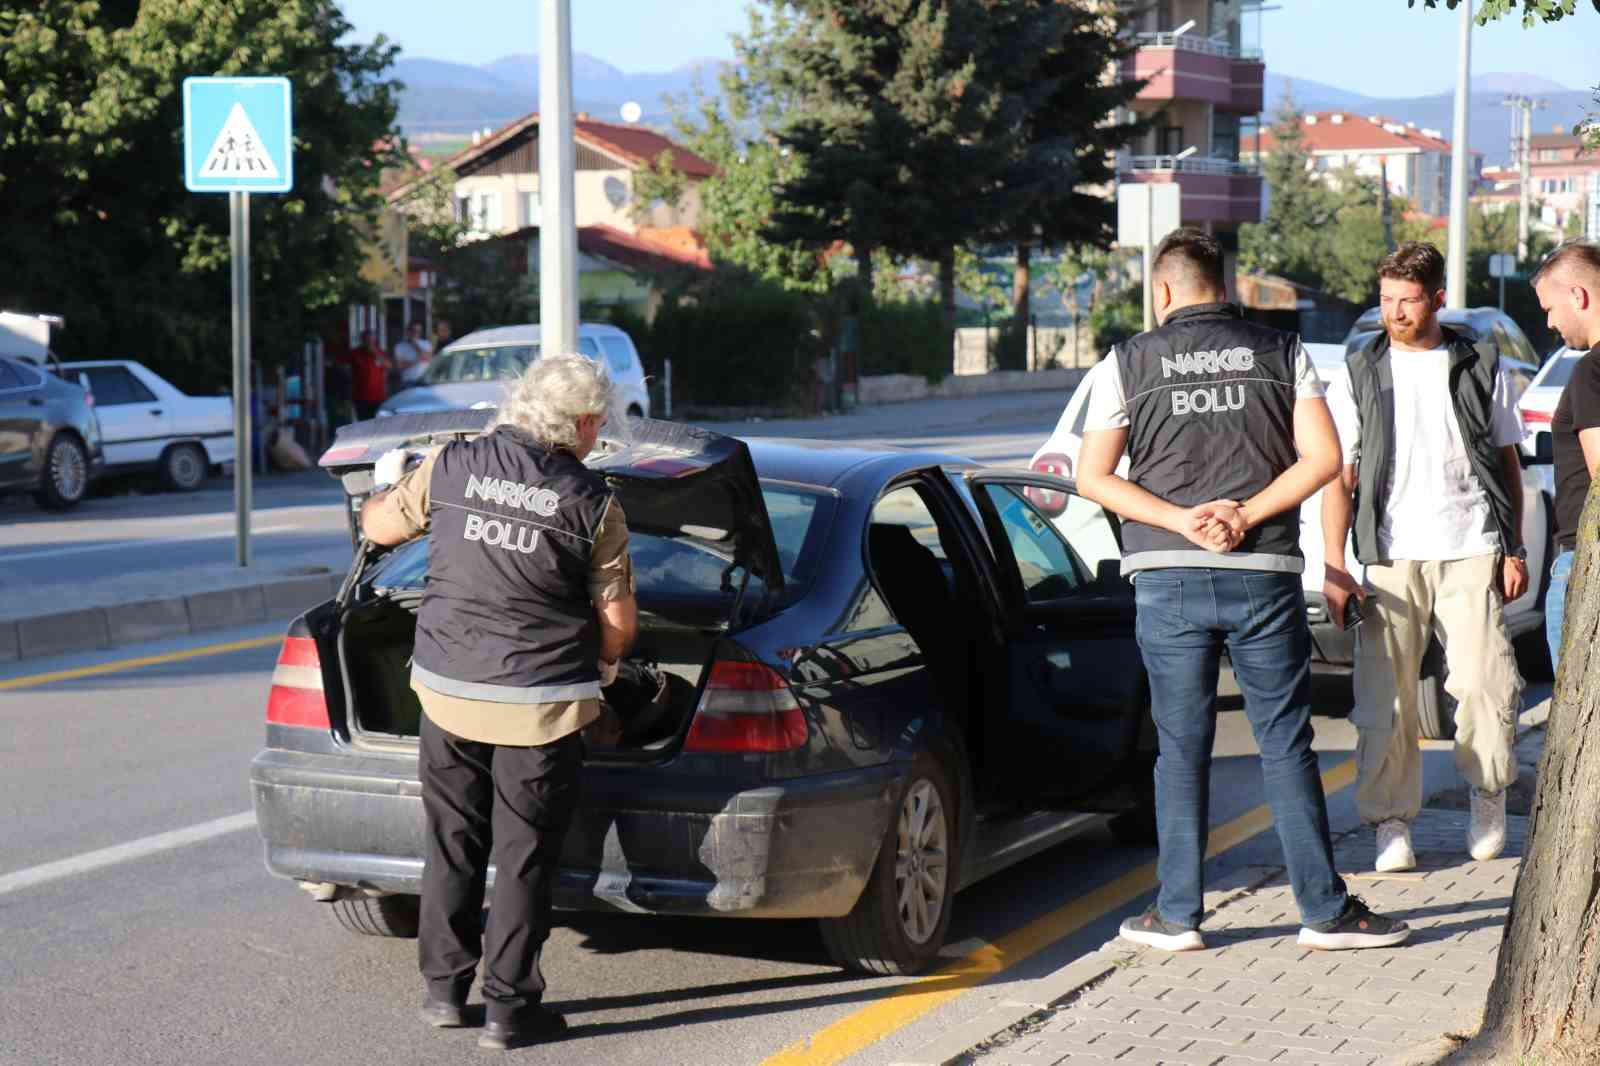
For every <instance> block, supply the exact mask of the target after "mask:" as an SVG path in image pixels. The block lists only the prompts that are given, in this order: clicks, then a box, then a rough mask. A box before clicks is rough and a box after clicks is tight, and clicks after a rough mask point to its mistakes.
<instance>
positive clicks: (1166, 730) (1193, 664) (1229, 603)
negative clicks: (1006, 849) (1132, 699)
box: [1133, 569, 1347, 928]
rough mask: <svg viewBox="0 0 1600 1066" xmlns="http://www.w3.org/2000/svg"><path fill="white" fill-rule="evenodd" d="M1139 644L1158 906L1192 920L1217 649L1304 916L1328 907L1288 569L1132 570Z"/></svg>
mask: <svg viewBox="0 0 1600 1066" xmlns="http://www.w3.org/2000/svg"><path fill="white" fill-rule="evenodd" d="M1133 587H1134V590H1135V598H1136V601H1137V603H1138V608H1139V620H1138V633H1139V650H1140V652H1141V653H1142V654H1143V657H1144V665H1145V670H1146V672H1148V673H1149V675H1150V698H1151V709H1152V713H1153V714H1154V717H1155V725H1156V732H1157V733H1158V734H1159V735H1160V739H1161V754H1160V757H1159V758H1158V759H1157V760H1156V834H1157V837H1158V839H1159V841H1160V844H1161V857H1160V859H1159V861H1158V864H1157V872H1158V875H1159V877H1160V878H1161V891H1160V895H1159V896H1158V897H1157V899H1156V905H1157V907H1158V909H1159V910H1160V912H1161V917H1162V918H1163V919H1165V920H1166V921H1169V922H1174V923H1176V924H1178V925H1183V926H1188V927H1191V928H1198V927H1199V925H1200V916H1201V914H1202V913H1203V909H1204V908H1203V895H1204V883H1203V876H1204V875H1203V870H1204V866H1205V855H1206V836H1207V832H1208V829H1209V827H1210V813H1211V812H1210V803H1211V796H1210V786H1211V746H1212V741H1213V740H1214V738H1215V736H1216V725H1217V718H1216V710H1217V675H1218V672H1219V670H1220V669H1221V662H1222V649H1223V647H1224V646H1226V647H1227V649H1228V654H1229V656H1230V657H1231V659H1232V661H1233V672H1234V676H1235V677H1236V678H1237V679H1238V681H1239V689H1240V691H1241V692H1243V693H1244V707H1245V715H1246V717H1247V718H1248V719H1249V720H1250V728H1251V730H1252V731H1253V732H1254V733H1255V738H1256V745H1257V747H1259V748H1260V749H1261V771H1262V780H1263V783H1264V784H1265V786H1266V793H1267V802H1268V803H1269V804H1270V805H1271V807H1272V819H1273V822H1274V823H1275V824H1276V826H1277V829H1278V839H1279V841H1280V842H1281V843H1282V845H1283V854H1284V860H1285V864H1286V865H1287V866H1288V869H1289V884H1290V886H1291V888H1292V889H1293V890H1294V898H1295V903H1296V904H1297V905H1298V906H1299V908H1300V919H1301V921H1302V922H1304V923H1307V924H1309V923H1312V922H1323V921H1328V920H1330V919H1333V918H1336V917H1338V916H1339V915H1340V914H1341V913H1342V912H1343V911H1344V906H1345V900H1346V898H1347V897H1346V892H1345V886H1344V881H1343V880H1342V879H1341V878H1340V877H1339V874H1338V872H1337V871H1336V870H1335V869H1334V865H1333V844H1332V841H1331V840H1330V839H1329V835H1328V807H1327V801H1326V799H1325V797H1324V796H1323V794H1322V782H1321V780H1320V775H1319V774H1318V771H1317V759H1316V756H1315V755H1314V754H1313V753H1312V751H1311V735H1312V734H1311V631H1310V629H1309V628H1308V627H1307V625H1306V604H1305V594H1304V592H1303V591H1302V590H1301V587H1300V575H1298V574H1278V573H1265V572H1261V571H1253V570H1211V569H1170V570H1146V571H1143V572H1141V573H1140V574H1139V575H1138V577H1137V578H1136V579H1135V581H1134V586H1133Z"/></svg>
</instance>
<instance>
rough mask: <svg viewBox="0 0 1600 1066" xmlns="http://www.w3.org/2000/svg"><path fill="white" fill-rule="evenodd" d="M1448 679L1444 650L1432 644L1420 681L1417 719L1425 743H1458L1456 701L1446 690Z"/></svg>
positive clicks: (1426, 655)
mask: <svg viewBox="0 0 1600 1066" xmlns="http://www.w3.org/2000/svg"><path fill="white" fill-rule="evenodd" d="M1444 678H1445V665H1444V648H1442V647H1440V645H1439V642H1438V641H1437V640H1430V641H1429V642H1428V650H1427V653H1426V654H1424V655H1423V657H1422V675H1421V677H1419V678H1418V679H1417V717H1418V719H1420V722H1421V728H1422V738H1423V739H1424V740H1454V739H1455V736H1456V701H1455V699H1454V698H1452V697H1451V695H1450V694H1449V693H1448V692H1446V691H1445V690H1444Z"/></svg>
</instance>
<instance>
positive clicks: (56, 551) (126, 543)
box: [0, 525, 339, 566]
mask: <svg viewBox="0 0 1600 1066" xmlns="http://www.w3.org/2000/svg"><path fill="white" fill-rule="evenodd" d="M301 528H302V527H301V526H296V525H277V526H255V527H252V528H251V530H250V533H251V535H252V536H254V535H255V534H258V533H282V532H284V531H285V530H289V529H301ZM306 532H309V533H323V532H326V533H328V534H330V535H332V534H334V533H338V532H339V530H336V529H334V530H316V529H312V530H307V531H306ZM233 535H234V531H233V530H231V529H223V530H218V531H217V532H215V533H196V534H194V535H193V536H188V537H147V538H142V539H138V540H117V541H111V542H110V543H108V544H80V545H78V546H77V547H73V548H47V549H45V550H44V551H34V552H18V553H16V554H15V555H6V554H0V566H3V565H4V564H6V563H14V562H18V561H20V560H22V559H46V558H49V557H51V556H56V555H81V554H83V553H85V552H108V551H123V550H126V549H129V548H150V547H157V546H160V545H163V544H190V543H193V542H194V541H197V540H220V539H221V538H223V537H231V536H233Z"/></svg>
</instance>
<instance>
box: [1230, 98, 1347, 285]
mask: <svg viewBox="0 0 1600 1066" xmlns="http://www.w3.org/2000/svg"><path fill="white" fill-rule="evenodd" d="M1303 117H1304V116H1303V115H1302V113H1301V112H1300V110H1299V109H1298V108H1296V107H1295V106H1294V104H1293V102H1292V101H1288V100H1286V101H1285V103H1284V105H1283V107H1282V108H1281V109H1280V110H1279V111H1278V114H1277V115H1276V116H1275V117H1274V121H1273V124H1272V152H1271V154H1269V155H1267V156H1266V157H1265V158H1264V160H1263V161H1262V167H1261V169H1262V173H1263V175H1264V177H1265V179H1266V186H1267V194H1268V205H1267V217H1266V218H1265V219H1264V220H1263V221H1261V222H1259V223H1247V224H1245V225H1243V226H1240V227H1239V265H1240V266H1242V267H1244V268H1245V269H1247V270H1258V271H1264V272H1266V273H1270V274H1278V275H1280V276H1282V277H1285V278H1288V279H1289V280H1290V281H1297V282H1300V283H1301V284H1303V285H1310V286H1312V287H1314V288H1321V287H1322V285H1323V284H1324V278H1323V266H1324V257H1325V255H1326V253H1327V247H1328V244H1327V242H1328V235H1329V233H1330V232H1331V227H1332V226H1333V225H1334V223H1335V222H1336V221H1337V219H1338V216H1339V209H1340V208H1341V207H1342V206H1344V203H1343V200H1342V198H1341V197H1340V196H1339V195H1338V194H1337V193H1336V192H1335V190H1333V189H1332V188H1331V187H1330V186H1329V185H1328V183H1327V182H1325V181H1323V180H1322V179H1321V177H1319V175H1318V174H1317V173H1316V171H1315V170H1313V169H1312V162H1313V160H1312V156H1311V151H1310V149H1308V148H1307V147H1306V143H1305V133H1304V131H1303V127H1302V125H1301V121H1302V119H1303Z"/></svg>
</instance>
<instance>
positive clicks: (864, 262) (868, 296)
mask: <svg viewBox="0 0 1600 1066" xmlns="http://www.w3.org/2000/svg"><path fill="white" fill-rule="evenodd" d="M872 252H873V249H872V248H871V247H869V246H867V245H864V244H862V245H857V246H856V306H855V312H856V314H858V315H861V314H865V313H866V311H867V309H868V308H869V307H871V306H872Z"/></svg>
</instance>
